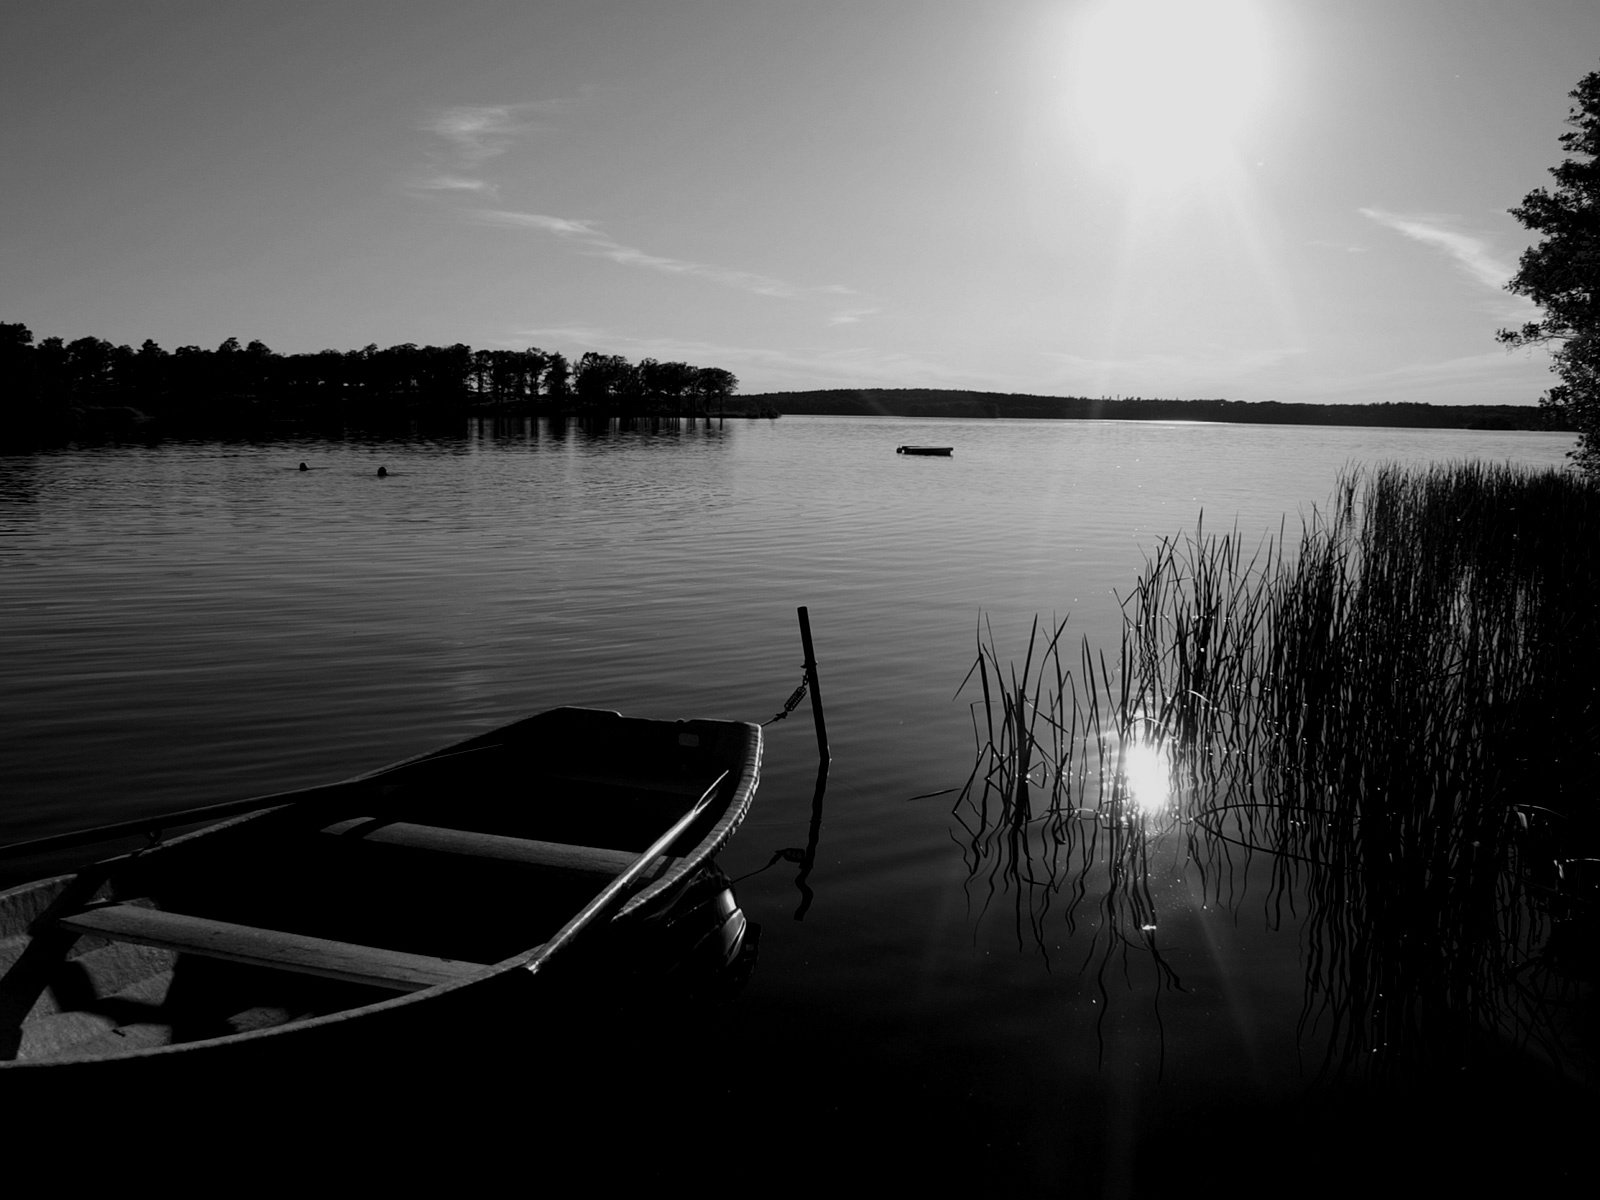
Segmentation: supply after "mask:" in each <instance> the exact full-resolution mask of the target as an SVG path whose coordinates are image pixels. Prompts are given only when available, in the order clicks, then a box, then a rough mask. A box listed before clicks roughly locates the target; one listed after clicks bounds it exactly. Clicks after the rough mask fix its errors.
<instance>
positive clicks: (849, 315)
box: [828, 308, 883, 325]
mask: <svg viewBox="0 0 1600 1200" xmlns="http://www.w3.org/2000/svg"><path fill="white" fill-rule="evenodd" d="M882 311H883V310H882V309H881V308H846V309H843V310H842V311H840V312H836V313H834V314H833V315H832V316H831V317H829V318H828V324H829V325H856V324H859V323H860V322H861V321H863V320H865V319H866V318H867V317H872V316H876V315H877V314H878V313H880V312H882Z"/></svg>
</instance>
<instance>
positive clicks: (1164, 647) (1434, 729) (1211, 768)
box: [956, 463, 1600, 1071]
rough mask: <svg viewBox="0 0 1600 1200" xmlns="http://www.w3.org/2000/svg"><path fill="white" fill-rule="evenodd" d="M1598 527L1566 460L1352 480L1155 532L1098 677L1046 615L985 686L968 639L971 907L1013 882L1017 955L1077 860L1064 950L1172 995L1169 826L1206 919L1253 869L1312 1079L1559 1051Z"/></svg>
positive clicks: (1598, 748) (1096, 664)
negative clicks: (1164, 894) (1024, 650)
mask: <svg viewBox="0 0 1600 1200" xmlns="http://www.w3.org/2000/svg"><path fill="white" fill-rule="evenodd" d="M1597 534H1600V488H1597V487H1596V486H1595V485H1594V484H1593V483H1592V482H1586V481H1584V480H1583V479H1582V478H1580V477H1578V476H1576V475H1573V474H1568V473H1561V472H1553V471H1544V472H1540V471H1532V470H1527V469H1522V468H1517V467H1512V466H1493V465H1486V464H1480V463H1462V464H1452V465H1448V466H1439V467H1434V468H1429V469H1421V470H1418V469H1404V468H1399V467H1384V468H1381V469H1378V470H1376V471H1374V472H1371V473H1363V472H1359V471H1349V472H1347V473H1346V474H1345V475H1344V476H1342V477H1341V479H1340V482H1339V485H1338V488H1337V490H1336V492H1335V495H1334V497H1333V499H1332V502H1331V503H1330V504H1329V506H1328V508H1327V509H1326V511H1323V510H1316V511H1314V512H1313V514H1312V516H1311V517H1310V518H1309V519H1307V520H1306V521H1305V522H1304V523H1303V525H1302V528H1301V531H1300V534H1299V537H1298V538H1297V539H1295V540H1294V542H1293V544H1290V541H1289V539H1288V538H1287V537H1286V535H1285V531H1284V530H1283V529H1282V528H1280V530H1279V533H1278V535H1277V537H1276V538H1268V539H1265V540H1263V541H1262V542H1261V543H1260V544H1258V545H1256V546H1255V547H1253V548H1251V547H1248V546H1247V545H1246V543H1245V541H1244V539H1243V538H1242V537H1241V535H1240V534H1239V532H1238V531H1237V530H1233V531H1231V532H1229V533H1226V534H1223V535H1220V536H1219V535H1216V534H1207V533H1206V532H1205V531H1204V527H1203V524H1202V526H1201V527H1199V528H1197V530H1196V532H1195V533H1194V534H1193V535H1189V536H1185V537H1181V538H1174V539H1169V540H1166V541H1163V542H1162V543H1160V544H1159V545H1158V546H1157V547H1156V549H1155V551H1154V552H1153V553H1152V554H1151V555H1150V556H1149V558H1148V559H1147V562H1146V565H1145V569H1144V571H1143V572H1142V573H1141V575H1140V577H1139V579H1138V581H1137V584H1136V585H1135V588H1134V590H1133V592H1132V593H1131V594H1130V595H1129V596H1128V597H1127V598H1126V599H1125V600H1124V601H1123V613H1124V623H1123V635H1122V640H1121V645H1120V648H1119V651H1118V654H1117V656H1116V659H1115V661H1114V662H1112V661H1108V660H1107V659H1106V657H1105V656H1104V655H1103V654H1102V653H1097V652H1094V651H1092V650H1091V649H1090V647H1089V646H1088V645H1087V644H1085V645H1084V646H1083V647H1082V648H1081V651H1080V653H1079V654H1078V655H1077V656H1076V659H1075V668H1069V667H1068V665H1067V660H1068V655H1067V654H1066V653H1065V652H1064V648H1063V643H1064V639H1065V623H1064V622H1062V623H1059V624H1057V625H1056V627H1055V628H1054V630H1053V631H1052V632H1051V634H1050V635H1049V636H1048V637H1047V638H1046V639H1045V641H1044V649H1043V653H1042V654H1040V655H1039V656H1037V658H1036V657H1035V654H1034V650H1035V643H1036V642H1037V641H1038V638H1039V631H1038V627H1037V623H1036V626H1035V632H1034V637H1033V639H1031V640H1030V644H1029V650H1028V655H1027V657H1026V659H1025V660H1024V665H1023V668H1022V671H1021V673H1020V675H1019V674H1016V673H1015V672H1014V668H1013V669H1012V670H1011V671H1009V672H1002V669H1001V665H1000V658H999V655H998V653H997V652H996V650H995V648H994V644H993V636H992V633H990V634H989V637H988V641H987V642H984V641H983V639H982V638H981V637H980V643H979V652H978V657H977V661H976V663H975V664H974V667H973V672H972V673H969V676H968V679H969V680H970V679H971V677H972V674H976V675H977V676H978V678H979V681H980V685H981V688H982V692H983V696H982V701H981V703H982V708H983V713H982V717H981V720H979V718H978V716H977V714H976V713H975V720H974V730H975V733H976V735H977V741H978V749H979V753H978V757H977V763H976V765H975V767H974V770H973V773H972V775H971V777H970V778H969V779H968V781H967V785H966V787H965V789H963V791H962V793H961V795H960V797H959V799H958V801H957V804H956V809H957V814H958V819H959V820H960V822H961V825H962V828H963V830H964V831H965V836H964V842H963V848H964V852H965V853H966V855H967V857H968V863H969V867H971V868H972V869H973V877H974V878H975V879H976V878H978V877H979V875H980V874H983V873H985V872H986V876H985V877H986V878H987V879H988V880H989V881H990V898H989V900H986V902H985V903H986V905H987V904H988V903H990V902H992V897H993V895H994V894H995V893H996V892H997V891H998V885H1000V884H1007V885H1015V886H1016V888H1017V891H1016V896H1017V905H1018V909H1017V911H1018V921H1017V925H1018V931H1019V937H1020V936H1022V935H1023V933H1024V932H1025V931H1026V930H1027V929H1028V928H1030V927H1031V929H1032V931H1033V936H1034V941H1035V942H1036V943H1037V944H1038V945H1040V946H1041V947H1042V946H1043V945H1044V944H1045V937H1046V931H1045V929H1044V926H1043V923H1042V922H1043V918H1044V913H1045V912H1046V911H1047V910H1049V909H1050V908H1051V907H1052V906H1053V905H1055V904H1057V903H1059V904H1061V905H1062V907H1064V909H1065V916H1066V920H1067V923H1068V925H1069V927H1070V928H1076V923H1077V913H1078V910H1079V909H1080V907H1081V906H1082V905H1083V904H1084V902H1085V901H1086V900H1087V898H1088V894H1089V885H1088V882H1087V881H1088V879H1089V877H1090V874H1091V871H1100V872H1103V878H1104V880H1105V886H1104V891H1103V893H1102V894H1101V897H1100V902H1099V910H1100V914H1101V917H1102V919H1101V920H1100V921H1097V922H1096V925H1097V934H1096V938H1097V939H1098V938H1099V937H1100V936H1101V935H1102V933H1103V935H1104V937H1105V938H1106V939H1107V940H1106V941H1105V942H1099V941H1097V940H1094V939H1092V940H1091V949H1090V954H1091V956H1093V955H1095V954H1097V953H1098V954H1099V955H1100V961H1101V969H1102V971H1103V970H1104V969H1105V965H1106V963H1107V962H1108V961H1109V960H1108V958H1107V955H1109V953H1110V951H1111V947H1112V945H1113V943H1114V944H1115V945H1116V946H1119V947H1121V948H1122V950H1123V951H1124V953H1125V952H1126V951H1127V949H1128V948H1130V947H1134V946H1138V947H1142V948H1143V949H1144V950H1146V951H1148V952H1149V954H1150V955H1151V956H1152V960H1153V961H1154V962H1155V963H1156V964H1157V969H1158V970H1159V971H1160V972H1162V973H1163V977H1164V978H1166V979H1167V980H1168V982H1170V983H1172V984H1174V985H1176V984H1177V983H1178V980H1177V979H1176V977H1175V976H1172V975H1171V973H1170V969H1169V968H1167V966H1166V964H1165V962H1164V961H1163V960H1162V959H1161V957H1160V953H1159V942H1158V940H1157V936H1156V934H1157V931H1158V930H1159V925H1160V923H1159V919H1158V914H1157V912H1156V911H1155V904H1154V902H1153V900H1152V899H1151V896H1152V891H1151V888H1150V886H1149V879H1150V876H1149V871H1150V863H1151V859H1152V855H1154V854H1156V853H1157V852H1158V849H1159V847H1160V846H1161V844H1162V843H1163V842H1165V841H1168V840H1171V841H1173V842H1174V853H1175V856H1177V857H1181V858H1186V859H1187V860H1188V861H1191V862H1192V863H1194V864H1195V865H1196V866H1197V867H1198V869H1199V870H1200V872H1201V880H1202V884H1203V887H1204V889H1205V892H1206V894H1207V895H1208V897H1211V898H1214V899H1215V900H1216V901H1217V902H1218V903H1224V904H1228V905H1238V904H1240V903H1242V902H1243V900H1244V899H1245V897H1246V894H1247V892H1248V889H1249V888H1250V887H1251V886H1252V884H1253V880H1257V879H1259V878H1260V876H1261V874H1262V869H1263V868H1264V870H1265V874H1266V876H1267V882H1266V888H1265V895H1264V902H1265V904H1266V907H1267V911H1268V913H1269V916H1270V918H1271V919H1272V920H1273V921H1275V922H1281V921H1284V920H1286V919H1287V920H1294V921H1296V922H1298V923H1299V924H1300V928H1301V930H1302V937H1303V940H1304V943H1305V946H1306V991H1305V1008H1304V1011H1303V1013H1302V1031H1303V1033H1304V1034H1305V1035H1306V1036H1307V1037H1308V1038H1309V1037H1310V1036H1312V1035H1315V1036H1316V1037H1317V1038H1318V1039H1319V1040H1321V1041H1323V1043H1324V1044H1325V1045H1326V1047H1327V1051H1326V1053H1327V1062H1326V1065H1328V1066H1329V1067H1333V1068H1337V1069H1346V1068H1352V1067H1357V1068H1360V1069H1363V1070H1364V1069H1369V1068H1375V1069H1377V1070H1379V1071H1387V1070H1408V1069H1411V1068H1413V1067H1419V1066H1423V1067H1425V1066H1428V1065H1437V1064H1438V1063H1440V1062H1443V1061H1460V1059H1461V1057H1462V1055H1463V1054H1465V1053H1469V1052H1470V1048H1471V1047H1474V1046H1481V1045H1487V1044H1491V1043H1497V1042H1504V1041H1510V1042H1511V1043H1513V1044H1515V1045H1517V1046H1522V1047H1526V1046H1530V1045H1539V1046H1543V1047H1544V1048H1545V1049H1546V1050H1547V1051H1548V1053H1549V1056H1550V1057H1551V1058H1552V1059H1570V1053H1569V1051H1570V1047H1567V1046H1565V1045H1563V1044H1562V1043H1561V1038H1562V1024H1563V1014H1564V1012H1565V1010H1566V1007H1568V1006H1569V1005H1570V1004H1571V1003H1573V1002H1575V1001H1576V998H1577V996H1578V992H1579V989H1580V986H1581V985H1580V984H1579V983H1578V982H1576V981H1577V980H1579V979H1581V978H1582V977H1584V976H1585V975H1587V974H1592V970H1593V965H1594V964H1593V960H1592V958H1591V957H1590V955H1589V953H1588V951H1587V945H1586V943H1587V941H1588V940H1592V935H1593V929H1594V926H1593V919H1594V912H1593V897H1592V896H1586V895H1584V894H1582V893H1581V892H1580V891H1579V890H1578V889H1577V888H1576V887H1575V886H1573V881H1574V880H1576V879H1577V878H1578V877H1580V876H1581V875H1583V874H1584V873H1585V872H1586V871H1587V872H1588V875H1589V877H1591V878H1592V874H1593V872H1592V871H1589V870H1588V866H1589V865H1592V863H1591V862H1590V860H1592V858H1593V856H1595V855H1596V854H1597V849H1596V847H1597V846H1600V805H1597V804H1596V796H1595V787H1596V785H1595V780H1596V778H1597V777H1600V772H1597V770H1596V768H1597V766H1600V701H1597V690H1596V689H1597V680H1600V537H1597ZM963 686H965V684H964V685H963ZM1253 865H1256V866H1257V869H1256V870H1255V871H1252V869H1251V868H1252V866H1253ZM1098 877H1099V876H1097V878H1098ZM1025 899H1026V902H1024V900H1025ZM1024 910H1025V911H1026V913H1027V917H1028V920H1027V921H1026V922H1024V921H1023V919H1022V916H1023V913H1024ZM1302 910H1303V911H1302Z"/></svg>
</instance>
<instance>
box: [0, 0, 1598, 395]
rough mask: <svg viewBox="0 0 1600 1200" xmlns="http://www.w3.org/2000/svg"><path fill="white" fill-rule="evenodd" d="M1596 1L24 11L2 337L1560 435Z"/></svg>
mask: <svg viewBox="0 0 1600 1200" xmlns="http://www.w3.org/2000/svg"><path fill="white" fill-rule="evenodd" d="M1596 69H1600V2H1597V0H574V2H567V0H549V2H546V0H532V2H522V3H512V2H501V3H488V2H481V0H449V2H448V3H446V2H428V3H422V2H419V0H383V2H381V3H380V2H366V0H317V2H314V3H312V2H301V0H261V2H257V0H203V2H201V3H194V2H190V0H5V2H4V4H3V5H0V112H3V114H4V117H3V118H0V321H7V322H21V323H23V324H25V325H27V326H28V327H29V328H30V329H32V330H33V331H34V334H35V336H36V337H39V338H43V337H49V336H59V337H63V338H65V339H67V340H69V341H70V340H72V339H73V338H77V337H83V336H94V337H101V338H105V339H107V340H109V341H112V342H116V343H127V344H131V345H134V346H137V345H139V344H140V343H141V342H143V341H144V340H145V339H146V338H152V339H154V340H155V341H156V342H158V343H159V344H161V345H163V346H165V347H166V348H167V349H169V350H170V349H174V348H176V347H177V346H179V345H184V344H193V345H199V346H203V347H207V348H214V347H215V346H217V345H218V344H220V343H221V342H222V341H224V340H225V339H226V338H229V337H238V338H239V339H240V340H241V341H250V340H252V339H260V340H261V341H263V342H265V343H266V344H267V345H268V346H270V347H271V348H272V349H273V350H276V351H279V352H280V353H294V352H300V351H311V350H318V349H323V348H327V347H331V348H335V349H352V348H357V347H360V346H363V345H366V344H368V343H376V344H378V345H380V346H390V345H396V344H401V343H405V342H415V343H418V344H436V345H445V344H451V343H455V342H466V343H468V344H469V345H472V346H474V347H478V348H491V349H492V348H516V349H524V348H527V347H530V346H536V347H539V348H541V349H544V350H550V351H560V352H562V353H563V354H566V355H567V356H568V357H569V358H572V359H576V358H577V357H578V356H579V355H581V354H582V353H584V352H585V351H589V350H595V351H600V352H602V353H607V354H620V355H623V356H625V357H627V358H628V359H630V360H634V361H637V360H639V359H641V358H646V357H650V358H656V359H660V360H663V361H669V360H681V361H687V362H691V363H694V364H696V365H698V366H717V367H723V368H725V369H727V370H730V371H732V372H733V373H734V374H735V375H737V376H738V378H739V380H740V382H741V386H740V390H741V391H742V392H744V393H747V394H748V393H755V392H767V391H791V390H798V389H811V388H867V387H918V388H971V389H981V390H986V391H999V392H1017V393H1031V394H1039V395H1077V396H1134V395H1142V396H1163V397H1166V396H1176V397H1187V398H1194V397H1227V398H1229V399H1233V400H1246V401H1263V400H1280V401H1313V402H1352V403H1371V402H1399V401H1426V402H1429V403H1436V404H1453V403H1486V404H1533V403H1536V402H1537V399H1538V396H1539V395H1540V393H1541V392H1542V391H1543V390H1544V389H1545V388H1547V387H1548V386H1549V385H1550V383H1551V382H1553V377H1552V376H1551V374H1550V372H1549V367H1548V360H1547V358H1546V357H1545V355H1544V353H1543V352H1542V351H1539V350H1531V351H1530V350H1520V351H1507V350H1505V349H1504V348H1502V347H1501V346H1499V345H1498V344H1496V342H1495V338H1494V335H1495V331H1496V330H1497V329H1500V328H1503V327H1506V326H1510V325H1518V324H1521V323H1522V322H1523V321H1525V320H1529V319H1532V318H1533V317H1534V316H1535V314H1536V310H1535V309H1534V308H1533V307H1532V306H1531V305H1530V304H1528V303H1527V302H1526V301H1524V300H1522V299H1520V298H1518V297H1515V296H1512V295H1511V294H1510V293H1508V292H1506V291H1505V290H1504V284H1505V281H1506V280H1507V279H1508V278H1509V277H1510V275H1511V274H1512V273H1513V272H1514V271H1515V269H1516V263H1517V258H1518V256H1519V255H1520V254H1521V252H1522V251H1523V250H1524V249H1525V248H1526V247H1527V246H1528V245H1530V244H1531V238H1530V236H1529V234H1528V233H1527V232H1526V231H1525V230H1523V229H1522V227H1521V226H1520V225H1519V224H1518V223H1517V222H1516V220H1515V219H1514V218H1513V217H1511V216H1510V215H1509V214H1508V212H1507V210H1508V209H1509V208H1511V207H1512V206H1514V205H1516V204H1517V203H1519V202H1520V200H1521V199H1522V197H1523V196H1524V195H1526V194H1527V192H1529V191H1530V190H1532V189H1533V188H1535V187H1539V186H1542V185H1545V184H1547V183H1548V182H1549V175H1548V171H1549V168H1550V167H1552V166H1554V165H1555V164H1556V163H1557V162H1558V161H1560V157H1561V149H1560V145H1559V142H1558V140H1557V139H1558V138H1559V136H1560V135H1561V133H1563V132H1564V131H1565V129H1566V128H1567V127H1566V125H1565V124H1564V120H1565V117H1566V115H1567V112H1568V109H1569V107H1570V100H1569V98H1568V93H1569V92H1570V91H1571V90H1572V89H1573V87H1574V86H1576V84H1577V82H1578V80H1579V79H1580V78H1581V77H1582V76H1583V75H1585V74H1586V73H1588V72H1589V71H1593V70H1596Z"/></svg>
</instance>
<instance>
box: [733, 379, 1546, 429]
mask: <svg viewBox="0 0 1600 1200" xmlns="http://www.w3.org/2000/svg"><path fill="white" fill-rule="evenodd" d="M739 399H740V400H741V401H742V402H743V403H745V404H755V405H759V406H761V407H763V408H773V409H776V410H777V411H778V412H779V413H782V414H785V415H793V416H829V417H967V418H973V417H977V418H990V419H1002V420H1004V419H1013V420H1014V419H1019V418H1021V419H1033V420H1039V419H1048V420H1063V421H1223V422H1233V423H1237V424H1252V425H1378V426H1383V425H1388V426H1397V427H1406V428H1413V429H1557V430H1560V429H1567V428H1570V427H1569V426H1567V425H1564V424H1561V423H1558V422H1555V421H1554V420H1553V419H1552V414H1551V413H1549V412H1548V411H1547V410H1546V409H1544V408H1541V407H1539V406H1537V405H1531V404H1530V405H1517V404H1461V405H1450V404H1423V403H1402V404H1287V403H1281V402H1279V401H1276V400H1263V401H1244V400H1176V399H1166V400H1162V399H1153V398H1146V397H1142V396H1134V397H1130V398H1126V399H1116V400H1107V399H1104V398H1091V397H1087V396H1028V395H1018V394H1015V393H1007V392H964V391H954V390H945V389H939V388H834V389H830V390H826V391H812V392H761V393H757V394H754V395H745V396H741V397H739Z"/></svg>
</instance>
